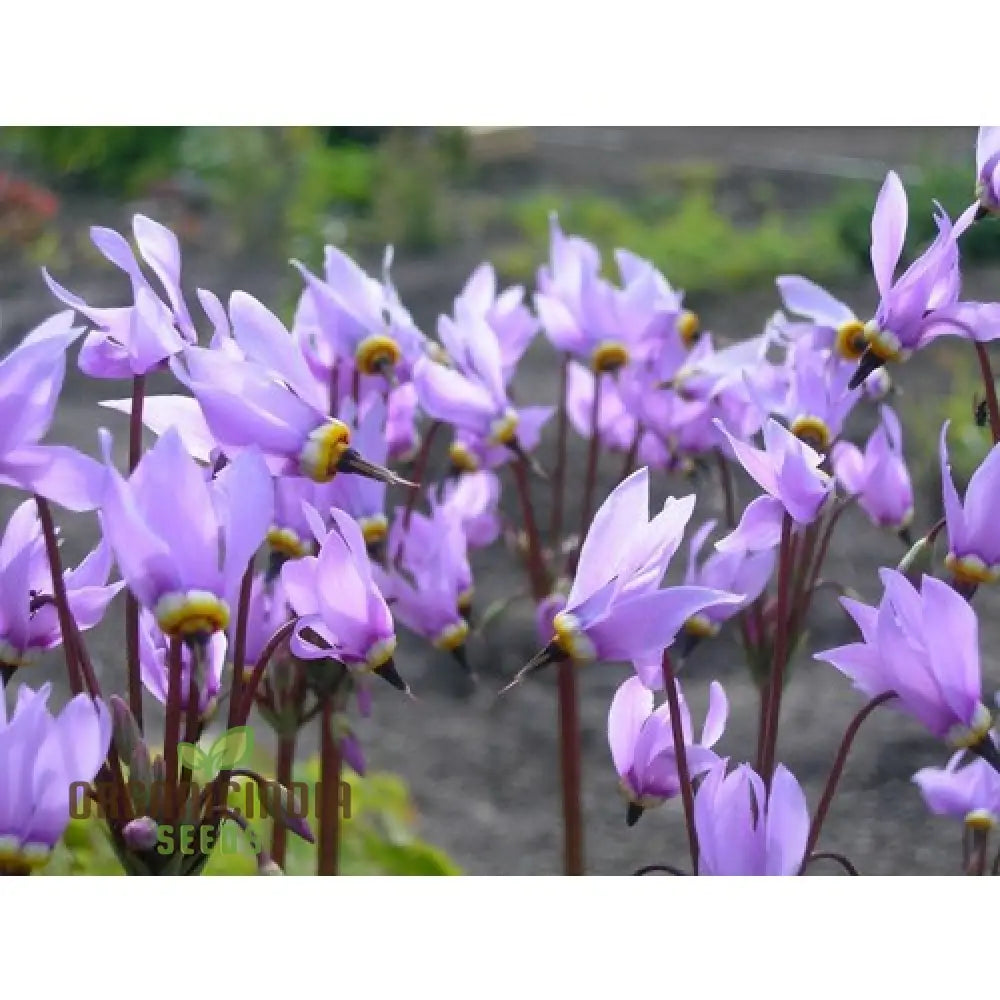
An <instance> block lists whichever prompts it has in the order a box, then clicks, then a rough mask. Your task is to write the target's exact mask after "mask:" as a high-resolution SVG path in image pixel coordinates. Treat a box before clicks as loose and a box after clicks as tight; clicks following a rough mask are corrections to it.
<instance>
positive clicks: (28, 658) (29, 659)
mask: <svg viewBox="0 0 1000 1000" xmlns="http://www.w3.org/2000/svg"><path fill="white" fill-rule="evenodd" d="M41 658H42V651H41V650H40V649H17V648H16V647H14V646H12V645H11V644H10V643H9V642H8V641H7V640H6V639H0V664H2V665H3V666H5V667H33V666H34V665H35V664H36V663H37V662H38V661H39V660H40V659H41Z"/></svg>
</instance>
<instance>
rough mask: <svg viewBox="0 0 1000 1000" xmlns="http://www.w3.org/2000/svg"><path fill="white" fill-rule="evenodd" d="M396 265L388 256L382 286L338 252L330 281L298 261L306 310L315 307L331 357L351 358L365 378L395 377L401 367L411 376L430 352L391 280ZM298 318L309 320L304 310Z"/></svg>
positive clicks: (329, 258) (330, 262)
mask: <svg viewBox="0 0 1000 1000" xmlns="http://www.w3.org/2000/svg"><path fill="white" fill-rule="evenodd" d="M390 260H391V256H390V255H387V257H386V262H385V270H386V274H385V277H384V280H383V281H382V282H378V281H376V280H375V279H374V278H370V277H368V275H367V274H365V272H364V271H362V270H361V268H360V267H358V265H357V264H355V263H354V261H353V260H351V258H350V257H348V256H347V254H345V253H343V252H342V251H340V250H338V249H337V248H336V247H331V246H328V247H327V248H326V256H325V280H323V279H320V278H318V277H316V275H314V274H313V273H312V272H311V271H309V270H308V269H307V268H306V267H304V266H303V265H302V264H300V263H299V262H298V261H293V262H292V263H293V264H294V265H295V267H296V268H297V269H298V271H299V273H300V274H301V275H302V277H303V279H304V280H305V282H306V292H305V295H304V302H303V307H305V308H308V307H309V306H311V310H312V312H311V316H312V320H313V323H314V327H315V330H316V333H317V336H318V339H320V340H324V341H325V342H326V345H325V349H326V354H327V356H331V357H334V358H345V359H350V363H351V364H352V365H354V366H356V367H357V368H358V370H359V371H361V372H362V373H363V374H365V375H384V376H387V377H395V373H396V372H395V370H396V369H397V368H400V367H401V368H402V374H403V375H404V376H405V375H406V374H407V372H408V368H409V366H410V365H412V364H413V363H414V362H415V361H416V360H417V358H418V357H420V356H421V355H422V354H423V353H424V345H425V338H424V336H423V334H422V333H421V332H420V331H419V330H418V329H417V327H416V326H415V325H414V323H413V320H412V318H411V317H410V314H409V313H408V312H407V311H406V310H405V309H404V308H403V306H402V304H401V303H400V302H399V298H398V296H397V295H396V292H395V289H394V288H393V287H392V284H391V283H390V281H389V279H388V266H389V261H390ZM306 303H308V304H309V305H308V306H307V305H306ZM297 319H298V321H299V322H301V321H302V320H303V316H302V309H301V308H300V315H299V317H297Z"/></svg>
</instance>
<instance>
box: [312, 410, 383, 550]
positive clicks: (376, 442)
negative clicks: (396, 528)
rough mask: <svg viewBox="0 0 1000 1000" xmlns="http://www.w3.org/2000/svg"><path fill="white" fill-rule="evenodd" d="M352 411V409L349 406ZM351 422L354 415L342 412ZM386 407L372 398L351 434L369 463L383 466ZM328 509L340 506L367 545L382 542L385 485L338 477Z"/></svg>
mask: <svg viewBox="0 0 1000 1000" xmlns="http://www.w3.org/2000/svg"><path fill="white" fill-rule="evenodd" d="M351 410H353V406H352V407H351ZM341 416H342V417H344V418H345V419H346V420H347V422H348V423H353V413H351V414H348V413H344V412H342V413H341ZM385 425H386V407H385V404H384V403H383V402H382V400H381V399H379V398H377V397H375V398H373V399H371V400H370V401H369V402H368V404H367V408H363V409H362V411H361V419H360V421H358V423H357V425H356V426H355V427H354V428H353V429H352V431H351V441H352V443H353V444H354V445H355V447H356V448H357V449H358V451H359V452H360V453H361V454H362V455H364V456H365V458H366V459H367V460H368V461H370V462H371V463H372V464H374V465H377V466H384V465H385V463H386V461H387V460H388V451H389V442H388V440H387V439H386V434H385ZM328 492H329V501H328V503H327V506H328V507H339V508H340V509H341V510H343V511H344V512H346V513H347V514H349V515H350V516H351V517H352V518H353V519H354V520H355V521H357V523H358V527H359V528H361V533H362V534H363V535H364V536H365V541H366V542H367V543H368V544H369V545H375V544H376V543H378V542H381V541H382V540H383V539H384V538H385V536H386V532H387V531H388V530H389V521H388V518H387V517H386V516H385V483H384V482H382V481H380V480H378V479H369V478H367V477H366V476H337V477H336V478H335V479H334V480H333V482H332V483H330V486H329V490H328Z"/></svg>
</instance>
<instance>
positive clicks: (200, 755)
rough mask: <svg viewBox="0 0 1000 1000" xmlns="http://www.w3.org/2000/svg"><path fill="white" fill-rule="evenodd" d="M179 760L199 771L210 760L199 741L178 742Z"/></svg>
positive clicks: (183, 765) (184, 765) (194, 770)
mask: <svg viewBox="0 0 1000 1000" xmlns="http://www.w3.org/2000/svg"><path fill="white" fill-rule="evenodd" d="M177 760H178V761H179V762H180V765H181V766H182V767H187V768H190V770H191V771H193V772H195V773H197V772H198V771H200V770H201V769H202V767H203V766H204V765H205V763H206V761H207V760H208V755H207V754H206V753H205V751H204V750H202V748H201V747H200V746H198V744H197V743H178V744H177Z"/></svg>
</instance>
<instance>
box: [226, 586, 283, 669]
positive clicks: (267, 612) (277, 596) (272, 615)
mask: <svg viewBox="0 0 1000 1000" xmlns="http://www.w3.org/2000/svg"><path fill="white" fill-rule="evenodd" d="M291 617H292V613H291V609H290V608H289V606H288V598H287V597H286V596H285V588H284V585H283V584H282V582H281V576H280V575H279V576H277V577H276V578H275V579H274V580H272V581H270V582H269V583H267V582H265V580H264V576H263V575H262V574H257V576H255V577H254V580H253V583H252V584H251V586H250V609H249V614H248V615H247V635H246V650H245V654H244V657H245V659H244V662H243V663H242V664H236V666H237V667H238V669H240V670H242V671H244V673H247V671H248V670H250V669H252V668H253V665H254V664H255V663H256V662H257V660H258V659H260V657H261V655H262V654H263V652H264V648H265V647H266V646H267V644H268V642H270V640H271V637H272V636H273V635H274V633H275V632H277V631H278V629H279V628H281V626H282V625H284V624H285V622H287V621H288V620H289V619H290V618H291ZM234 625H235V622H232V621H231V622H230V624H229V627H230V636H229V638H230V643H232V640H233V635H232V630H233V627H234Z"/></svg>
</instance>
